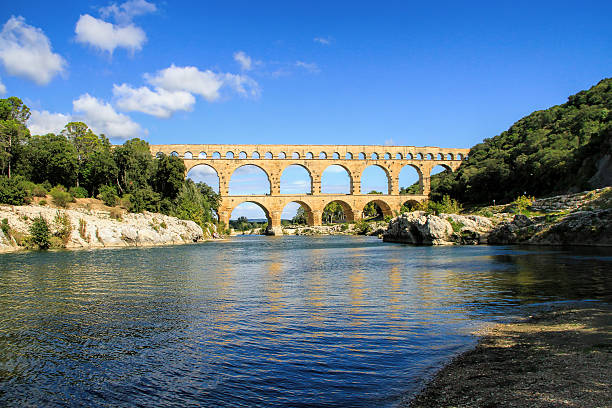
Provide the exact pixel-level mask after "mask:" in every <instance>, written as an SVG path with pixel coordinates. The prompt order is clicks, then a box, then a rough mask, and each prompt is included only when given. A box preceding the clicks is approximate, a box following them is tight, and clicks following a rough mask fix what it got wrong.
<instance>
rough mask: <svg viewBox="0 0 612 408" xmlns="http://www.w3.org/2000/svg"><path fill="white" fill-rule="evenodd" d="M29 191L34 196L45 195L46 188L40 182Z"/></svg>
mask: <svg viewBox="0 0 612 408" xmlns="http://www.w3.org/2000/svg"><path fill="white" fill-rule="evenodd" d="M31 192H32V195H33V196H34V197H46V196H47V189H46V188H45V186H43V185H42V184H35V185H34V187H33V188H32V191H31Z"/></svg>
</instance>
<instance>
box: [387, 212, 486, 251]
mask: <svg viewBox="0 0 612 408" xmlns="http://www.w3.org/2000/svg"><path fill="white" fill-rule="evenodd" d="M492 228H493V223H492V222H491V221H490V220H489V219H488V218H486V217H481V216H478V215H467V216H466V215H458V214H440V215H439V216H438V215H433V214H426V213H425V212H423V211H415V212H411V213H404V214H402V215H400V216H399V217H395V218H393V219H392V220H391V221H390V222H389V227H388V228H387V231H386V232H385V233H384V234H383V241H385V242H401V243H406V244H417V245H452V244H480V243H486V242H487V236H488V233H489V231H490V230H491V229H492Z"/></svg>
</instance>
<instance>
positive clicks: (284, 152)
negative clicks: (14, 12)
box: [151, 144, 469, 233]
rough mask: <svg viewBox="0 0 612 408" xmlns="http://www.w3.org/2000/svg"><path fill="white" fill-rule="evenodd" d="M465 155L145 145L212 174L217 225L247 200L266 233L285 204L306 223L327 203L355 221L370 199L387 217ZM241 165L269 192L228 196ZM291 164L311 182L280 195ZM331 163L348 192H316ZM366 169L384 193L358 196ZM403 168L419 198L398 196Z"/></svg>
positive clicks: (316, 221) (317, 220) (316, 219)
mask: <svg viewBox="0 0 612 408" xmlns="http://www.w3.org/2000/svg"><path fill="white" fill-rule="evenodd" d="M468 152H469V149H444V148H439V147H414V146H370V145H368V146H357V145H229V144H228V145H221V144H216V145H215V144H213V145H206V144H195V145H184V144H175V145H151V154H153V155H154V156H157V155H159V154H160V153H164V154H166V155H174V156H178V157H180V158H182V159H183V161H184V163H185V167H186V169H187V170H186V171H187V172H189V170H191V169H192V168H194V167H195V166H198V165H202V164H205V165H207V166H210V167H211V168H213V169H214V170H215V171H216V172H217V176H218V177H219V193H220V195H221V205H220V206H219V211H218V215H219V220H220V221H223V222H224V223H225V224H226V225H228V223H229V219H230V216H231V213H232V211H233V209H234V208H236V207H237V206H238V205H240V204H242V203H244V202H251V203H255V204H257V205H258V206H259V207H261V208H262V210H263V211H264V213H265V214H266V217H267V218H268V226H269V228H270V232H271V233H279V232H280V227H281V213H282V211H283V208H284V207H285V206H286V205H287V204H289V203H290V202H297V203H299V204H300V205H301V206H302V207H304V209H305V211H306V216H307V219H308V224H309V225H321V223H322V214H323V209H324V208H325V206H326V205H327V204H329V203H330V202H332V201H336V202H338V203H339V204H340V205H341V206H342V208H343V210H344V214H345V216H346V219H347V221H354V220H358V219H360V218H361V217H362V214H363V209H364V207H365V206H366V204H368V203H369V202H372V201H374V202H375V203H376V204H377V205H378V206H379V207H380V208H381V209H382V211H383V214H384V215H392V214H393V213H394V212H395V211H399V209H400V208H401V206H402V204H403V203H405V202H407V201H410V200H413V201H422V200H425V199H427V196H428V194H429V191H430V175H431V171H432V169H433V168H434V167H435V166H437V165H441V166H443V167H445V168H446V169H449V170H451V171H455V170H456V169H457V168H458V167H459V165H460V164H461V161H462V160H464V159H465V158H466V156H467V154H468ZM245 165H254V166H257V167H259V168H260V169H261V170H263V171H264V173H265V174H266V175H267V177H268V180H269V182H270V190H271V191H270V194H266V195H230V194H229V182H230V178H231V176H232V174H233V172H234V171H235V170H236V169H238V168H239V167H242V166H245ZM291 165H298V166H301V167H303V168H304V169H306V171H307V172H308V174H309V176H310V180H311V193H310V194H281V192H280V179H281V174H282V173H283V171H284V170H285V169H286V168H287V167H289V166H291ZM331 165H339V166H342V167H343V168H344V169H345V170H346V171H347V173H348V175H349V179H350V194H322V193H321V177H322V175H323V172H324V171H325V169H326V168H327V167H329V166H331ZM372 165H374V166H378V167H380V168H381V169H383V170H384V172H385V174H386V176H387V181H388V192H387V194H383V195H369V194H363V193H361V175H362V173H363V171H364V170H365V169H366V168H367V167H369V166H372ZM404 166H412V167H413V168H414V169H416V171H417V173H418V176H419V184H420V187H421V193H420V194H417V195H400V194H399V185H398V184H399V173H400V171H401V170H402V168H403V167H404Z"/></svg>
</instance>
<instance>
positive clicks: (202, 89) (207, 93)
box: [145, 64, 259, 102]
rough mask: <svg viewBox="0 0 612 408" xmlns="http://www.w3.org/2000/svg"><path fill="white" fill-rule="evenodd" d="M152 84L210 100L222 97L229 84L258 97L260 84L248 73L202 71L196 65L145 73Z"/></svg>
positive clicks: (248, 94)
mask: <svg viewBox="0 0 612 408" xmlns="http://www.w3.org/2000/svg"><path fill="white" fill-rule="evenodd" d="M145 79H146V80H147V82H149V83H150V84H151V85H154V86H157V87H159V88H162V89H165V90H167V91H174V92H175V91H185V92H190V93H194V94H198V95H201V96H202V97H203V98H204V99H206V100H207V101H209V102H213V101H216V100H217V99H219V98H220V93H219V92H220V89H221V88H222V87H224V86H227V87H229V88H231V89H233V90H234V91H235V92H237V93H239V94H241V95H243V96H252V97H257V96H258V95H259V84H258V83H257V82H256V81H255V80H253V79H251V78H250V77H248V76H246V75H237V74H230V73H226V74H223V73H220V74H217V73H215V72H212V71H210V70H206V71H200V70H199V69H198V68H196V67H177V66H175V65H174V64H172V65H171V66H170V67H169V68H166V69H163V70H161V71H158V72H157V74H155V75H151V74H145Z"/></svg>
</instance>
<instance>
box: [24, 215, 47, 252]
mask: <svg viewBox="0 0 612 408" xmlns="http://www.w3.org/2000/svg"><path fill="white" fill-rule="evenodd" d="M50 238H51V234H50V232H49V225H47V221H45V219H44V218H43V217H42V216H40V215H39V216H38V217H36V218H34V222H33V223H32V225H31V226H30V239H29V242H30V244H31V245H32V246H34V247H36V248H38V249H49V247H50V246H51V239H50Z"/></svg>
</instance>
